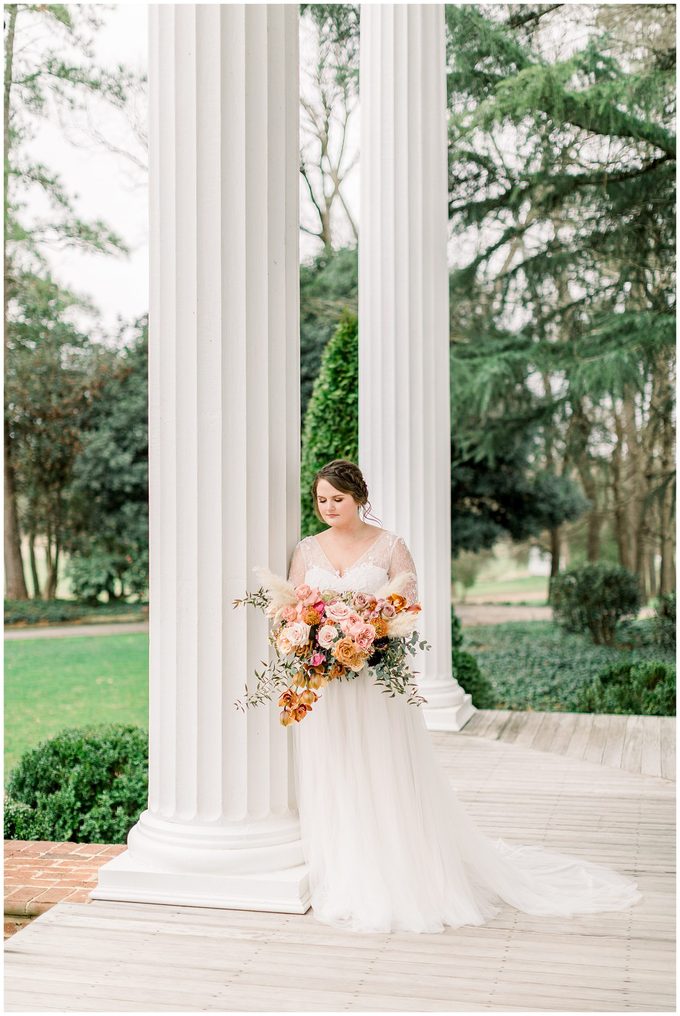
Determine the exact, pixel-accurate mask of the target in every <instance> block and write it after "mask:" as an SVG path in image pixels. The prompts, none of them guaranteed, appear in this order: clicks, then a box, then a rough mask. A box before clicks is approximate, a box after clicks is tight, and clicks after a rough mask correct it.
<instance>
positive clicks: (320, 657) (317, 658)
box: [309, 653, 326, 667]
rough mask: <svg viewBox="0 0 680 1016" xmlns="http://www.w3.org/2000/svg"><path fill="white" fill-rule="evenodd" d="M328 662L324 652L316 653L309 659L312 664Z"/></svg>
mask: <svg viewBox="0 0 680 1016" xmlns="http://www.w3.org/2000/svg"><path fill="white" fill-rule="evenodd" d="M325 662H326V657H325V656H324V654H323V653H314V655H313V656H312V658H311V660H310V661H309V663H310V666H312V667H320V666H321V664H322V663H325Z"/></svg>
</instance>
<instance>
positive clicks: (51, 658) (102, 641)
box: [4, 632, 149, 785]
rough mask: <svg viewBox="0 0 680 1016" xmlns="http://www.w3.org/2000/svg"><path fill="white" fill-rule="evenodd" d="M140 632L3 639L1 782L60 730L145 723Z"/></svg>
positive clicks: (144, 654) (144, 641)
mask: <svg viewBox="0 0 680 1016" xmlns="http://www.w3.org/2000/svg"><path fill="white" fill-rule="evenodd" d="M148 645H149V639H148V635H147V634H146V633H144V632H141V633H139V634H132V635H125V634H121V635H102V636H81V637H75V638H37V639H25V640H24V639H16V640H9V641H6V642H5V755H4V760H5V785H7V778H8V776H9V773H10V770H11V769H12V767H13V766H15V765H16V764H17V762H18V761H19V758H20V757H21V755H22V753H23V752H24V751H26V750H27V749H28V748H32V747H34V746H35V745H36V744H38V743H39V742H40V741H43V740H45V738H48V737H52V736H53V735H54V734H57V733H58V732H59V731H60V730H63V729H64V728H65V727H79V726H84V725H86V724H90V723H111V722H120V723H134V724H138V725H139V726H141V727H144V728H146V727H147V724H148Z"/></svg>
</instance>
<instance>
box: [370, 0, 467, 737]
mask: <svg viewBox="0 0 680 1016" xmlns="http://www.w3.org/2000/svg"><path fill="white" fill-rule="evenodd" d="M360 95H361V170H360V173H361V184H360V187H361V237H360V243H359V460H360V465H361V468H362V470H363V472H364V475H365V476H366V479H367V483H368V486H369V490H370V495H371V502H372V504H373V505H374V506H375V509H376V512H377V514H378V515H379V516H380V517H381V518H382V520H383V524H384V525H385V526H387V527H388V528H390V529H393V530H395V531H397V532H398V533H400V534H401V535H403V536H404V538H405V539H406V540H407V542H408V543H409V545H410V547H411V550H412V552H413V555H414V558H415V561H416V565H417V567H418V572H419V590H420V597H421V602H422V604H423V610H424V613H423V623H422V626H421V630H422V633H423V635H424V636H425V637H426V638H427V639H428V641H429V642H430V643H431V644H432V650H431V651H429V652H427V653H424V654H421V655H419V657H418V660H417V662H416V664H415V665H416V668H417V669H418V670H419V671H420V676H419V680H420V684H421V689H422V691H423V694H424V695H425V697H426V698H427V700H428V705H427V707H426V708H425V716H426V720H427V722H428V725H429V726H431V727H432V728H433V729H443V730H458V729H460V727H461V726H462V725H463V723H464V722H465V721H466V720H467V719H468V718H469V716H470V715H471V713H472V711H473V707H472V705H471V702H470V696H469V695H466V694H465V693H464V692H463V691H462V689H461V688H460V686H459V685H458V684H457V683H456V682H455V681H454V680H453V678H452V676H451V621H450V604H451V569H450V562H451V521H450V519H451V478H450V454H451V452H450V448H451V444H450V402H449V324H448V323H449V303H448V300H449V297H448V267H447V255H446V246H447V217H448V211H447V208H448V205H447V202H448V190H447V137H446V66H445V38H444V7H443V5H441V4H423V5H420V4H380V5H379V4H365V5H364V6H363V7H362V9H361V68H360Z"/></svg>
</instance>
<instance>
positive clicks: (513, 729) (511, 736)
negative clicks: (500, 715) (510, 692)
mask: <svg viewBox="0 0 680 1016" xmlns="http://www.w3.org/2000/svg"><path fill="white" fill-rule="evenodd" d="M525 724H526V713H525V712H521V711H519V710H518V711H517V712H513V713H511V714H510V719H509V720H508V722H507V723H506V724H505V726H504V727H503V730H502V733H501V738H502V739H503V740H504V741H507V742H508V743H510V744H512V742H513V741H515V740H516V739H517V735H518V734H519V732H520V730H522V728H523V727H524V726H525Z"/></svg>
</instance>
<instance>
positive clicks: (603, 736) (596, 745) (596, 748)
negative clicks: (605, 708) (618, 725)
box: [583, 713, 609, 765]
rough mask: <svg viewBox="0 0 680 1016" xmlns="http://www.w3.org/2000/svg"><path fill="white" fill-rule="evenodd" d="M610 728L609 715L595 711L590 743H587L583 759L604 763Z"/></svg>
mask: <svg viewBox="0 0 680 1016" xmlns="http://www.w3.org/2000/svg"><path fill="white" fill-rule="evenodd" d="M608 730H609V716H607V715H606V714H602V715H600V714H597V713H595V714H594V716H593V722H592V726H591V728H590V736H589V738H588V743H587V744H586V747H585V751H584V752H583V759H584V760H585V761H586V762H597V763H598V765H599V764H601V763H602V757H603V755H604V746H605V744H606V742H607V732H608Z"/></svg>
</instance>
